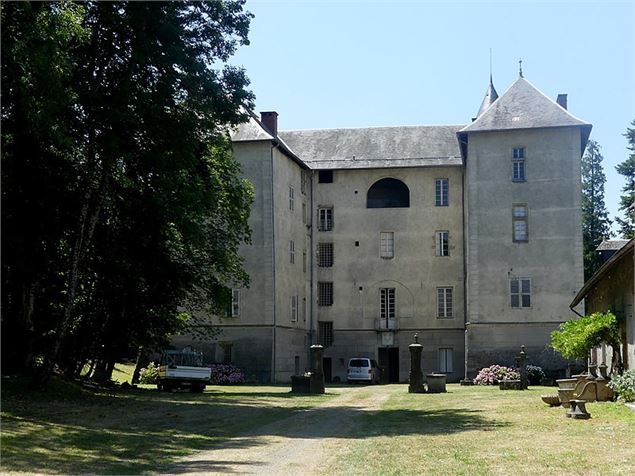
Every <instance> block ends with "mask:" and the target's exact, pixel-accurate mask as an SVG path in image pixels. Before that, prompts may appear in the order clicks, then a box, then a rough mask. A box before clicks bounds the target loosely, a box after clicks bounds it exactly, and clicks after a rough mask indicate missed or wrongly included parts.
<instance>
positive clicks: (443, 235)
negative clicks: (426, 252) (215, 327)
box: [436, 231, 450, 256]
mask: <svg viewBox="0 0 635 476" xmlns="http://www.w3.org/2000/svg"><path fill="white" fill-rule="evenodd" d="M449 243H450V232H449V231H437V232H436V255H437V256H450V248H449Z"/></svg>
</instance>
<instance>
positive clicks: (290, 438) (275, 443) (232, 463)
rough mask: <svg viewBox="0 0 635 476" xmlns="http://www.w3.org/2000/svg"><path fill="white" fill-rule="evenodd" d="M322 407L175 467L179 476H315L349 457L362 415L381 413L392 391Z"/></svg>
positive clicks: (348, 392) (364, 391)
mask: <svg viewBox="0 0 635 476" xmlns="http://www.w3.org/2000/svg"><path fill="white" fill-rule="evenodd" d="M337 391H338V393H339V395H338V396H336V397H334V398H332V399H329V400H328V401H327V402H325V403H323V404H322V405H319V406H316V407H313V408H311V409H308V410H304V411H301V412H300V413H296V414H294V415H292V416H290V417H288V418H285V419H283V420H279V421H276V422H274V423H270V424H268V425H264V426H261V427H257V428H253V429H252V430H250V431H249V432H248V433H246V434H244V435H243V436H241V437H239V438H233V439H232V440H231V441H230V442H228V443H227V444H225V445H223V446H222V447H220V448H217V449H213V450H208V451H202V452H199V453H197V454H195V455H192V456H190V457H188V458H186V459H184V460H182V461H181V462H179V463H177V464H176V465H174V467H173V468H172V469H171V472H173V473H177V474H228V473H230V474H231V473H234V474H276V475H279V474H284V475H295V474H298V475H299V474H301V475H307V474H317V473H320V472H321V470H323V469H324V468H326V467H328V466H329V464H330V463H331V462H332V461H333V460H334V459H335V458H337V456H338V454H340V453H342V452H344V451H346V449H347V447H348V444H347V439H348V438H350V436H351V434H353V432H354V430H353V428H352V425H351V423H352V422H353V419H354V418H355V417H356V416H359V415H360V414H361V413H362V412H366V411H372V410H378V409H379V408H380V406H381V404H382V402H384V401H385V400H386V399H387V398H388V397H389V395H390V393H391V392H393V391H394V386H390V385H386V386H377V387H359V388H357V387H353V388H348V387H347V388H341V389H338V390H337Z"/></svg>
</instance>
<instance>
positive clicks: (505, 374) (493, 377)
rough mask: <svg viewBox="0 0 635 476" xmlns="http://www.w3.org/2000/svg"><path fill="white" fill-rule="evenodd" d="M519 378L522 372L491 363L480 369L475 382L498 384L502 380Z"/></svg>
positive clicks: (479, 383)
mask: <svg viewBox="0 0 635 476" xmlns="http://www.w3.org/2000/svg"><path fill="white" fill-rule="evenodd" d="M503 379H507V380H518V379H520V374H519V373H518V372H516V371H515V370H514V369H512V368H509V367H504V366H502V365H490V366H489V367H485V368H483V369H481V370H480V372H479V373H478V375H477V376H476V378H475V379H474V383H475V384H476V385H496V384H498V382H499V381H500V380H503Z"/></svg>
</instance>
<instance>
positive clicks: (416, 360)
mask: <svg viewBox="0 0 635 476" xmlns="http://www.w3.org/2000/svg"><path fill="white" fill-rule="evenodd" d="M408 350H410V375H409V378H408V382H409V383H408V393H424V392H425V391H426V390H425V388H424V386H423V372H422V371H421V351H422V350H423V346H422V345H421V344H419V335H418V334H415V342H414V344H410V345H409V346H408Z"/></svg>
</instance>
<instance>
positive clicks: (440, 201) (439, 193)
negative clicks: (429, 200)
mask: <svg viewBox="0 0 635 476" xmlns="http://www.w3.org/2000/svg"><path fill="white" fill-rule="evenodd" d="M449 186H450V180H449V179H446V178H438V179H436V180H435V181H434V188H435V191H434V204H435V205H436V206H437V207H445V206H447V205H448V203H449V198H448V189H449Z"/></svg>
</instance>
